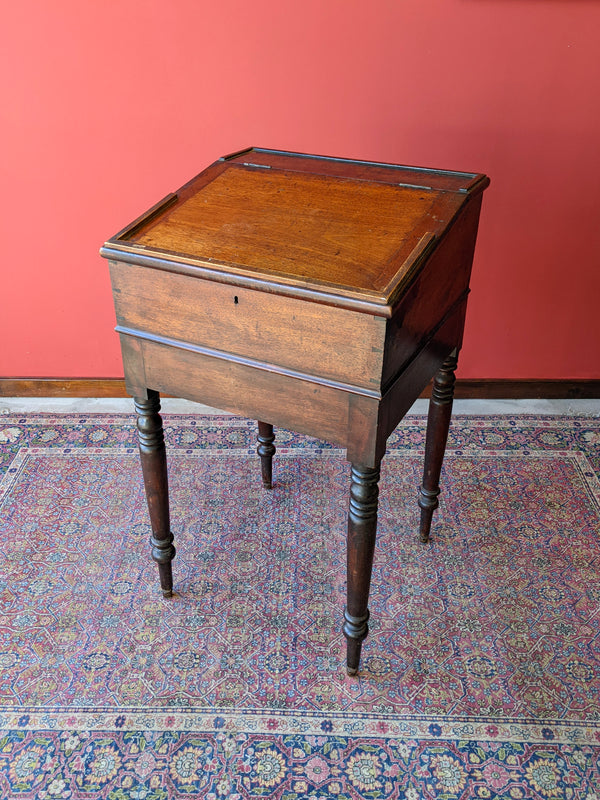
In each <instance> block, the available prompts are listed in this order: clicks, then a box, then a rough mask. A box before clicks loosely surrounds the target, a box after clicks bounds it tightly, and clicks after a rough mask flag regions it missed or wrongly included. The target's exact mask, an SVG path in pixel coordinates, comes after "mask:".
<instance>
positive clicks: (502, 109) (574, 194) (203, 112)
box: [0, 0, 600, 378]
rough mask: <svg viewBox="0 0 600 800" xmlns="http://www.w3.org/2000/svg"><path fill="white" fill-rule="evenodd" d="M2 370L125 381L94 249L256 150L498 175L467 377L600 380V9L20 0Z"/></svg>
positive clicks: (395, 0)
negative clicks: (223, 164) (161, 202)
mask: <svg viewBox="0 0 600 800" xmlns="http://www.w3.org/2000/svg"><path fill="white" fill-rule="evenodd" d="M2 27H3V32H2V36H1V41H2V44H1V45H0V81H2V82H3V84H4V86H3V87H2V90H1V93H0V98H1V100H0V123H1V124H0V147H1V151H0V152H1V154H2V155H1V159H0V166H1V170H2V184H3V186H2V199H1V201H0V202H1V203H2V213H1V215H0V219H1V223H0V224H1V226H2V230H1V231H0V236H1V240H0V242H1V247H2V284H1V285H2V294H3V302H2V313H1V319H0V325H1V330H0V347H1V348H2V350H1V353H0V375H4V376H20V377H35V376H58V377H74V376H81V377H84V376H91V377H100V376H103V377H108V376H118V375H121V374H122V373H121V368H120V354H119V349H118V344H117V337H116V335H115V334H114V333H113V332H112V328H113V326H114V316H113V310H112V304H111V303H112V301H111V296H110V287H109V281H108V274H107V268H106V265H105V263H104V262H103V261H102V259H100V257H99V256H98V255H97V252H98V247H99V246H100V244H101V243H102V242H103V241H104V239H106V238H108V236H110V235H112V234H113V233H115V232H116V231H117V230H118V229H120V228H121V227H122V226H123V225H124V224H125V223H127V222H129V221H130V220H131V219H133V218H134V217H135V216H137V215H138V214H139V213H141V212H142V211H143V210H145V209H146V208H147V207H148V206H150V205H151V204H153V203H154V202H155V201H156V200H158V199H159V198H161V197H162V196H164V195H165V194H166V193H167V192H169V191H171V190H173V189H176V188H177V187H178V186H179V185H180V184H182V183H183V182H185V181H186V180H187V179H188V178H190V177H191V176H192V175H194V174H196V173H197V172H199V171H200V170H201V169H202V168H203V167H204V166H206V165H207V164H209V163H210V162H212V161H214V160H215V159H216V158H218V157H219V156H220V155H222V154H223V153H227V152H230V151H233V150H237V149H240V148H243V147H245V146H248V145H256V146H263V147H275V148H282V149H290V150H299V151H303V152H316V153H321V154H327V155H340V156H346V157H356V158H363V159H375V160H385V161H395V162H399V163H408V164H417V165H421V166H434V167H445V168H450V169H464V170H472V171H481V172H486V173H488V174H489V175H490V176H491V178H492V185H491V187H490V189H489V190H488V192H487V193H486V196H485V198H484V207H483V213H482V222H481V227H480V238H479V244H478V250H477V255H476V263H475V267H474V279H473V284H472V289H473V292H472V295H471V300H470V307H469V314H468V317H467V332H466V339H465V346H464V350H463V356H462V362H461V372H460V375H461V376H462V377H473V378H475V377H476V378H486V377H493V378H503V377H505V378H560V377H564V378H585V377H600V346H599V342H600V326H599V322H598V320H599V318H600V314H599V312H598V304H599V300H600V281H599V275H600V224H599V222H598V219H597V217H598V211H599V203H598V196H599V190H600V58H599V57H598V49H599V47H598V45H599V40H600V3H597V2H595V0H369V2H365V0H362V1H361V2H358V0H303V2H302V3H297V2H290V1H289V0H254V2H249V0H220V2H208V0H168V2H165V0H89V1H88V2H84V3H82V2H81V0H55V1H54V2H48V0H23V2H15V3H10V4H4V7H3V13H2Z"/></svg>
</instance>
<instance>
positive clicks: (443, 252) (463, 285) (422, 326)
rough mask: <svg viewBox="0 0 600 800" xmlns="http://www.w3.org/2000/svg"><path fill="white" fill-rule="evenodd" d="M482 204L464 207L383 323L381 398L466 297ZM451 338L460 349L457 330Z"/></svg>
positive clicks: (473, 202)
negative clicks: (385, 322)
mask: <svg viewBox="0 0 600 800" xmlns="http://www.w3.org/2000/svg"><path fill="white" fill-rule="evenodd" d="M481 199H482V195H481V194H480V195H479V196H476V197H474V198H473V199H472V200H471V201H469V202H467V204H466V205H465V207H464V210H463V211H462V212H461V213H460V214H459V216H458V217H457V219H456V220H455V221H454V223H453V224H452V226H451V227H450V229H449V230H448V231H447V233H446V234H445V236H444V237H443V238H442V240H441V242H440V244H439V245H438V247H437V248H436V249H435V251H434V252H433V253H432V255H431V257H430V258H429V260H428V261H427V263H426V264H425V266H424V267H423V270H422V271H421V273H420V274H419V275H418V276H417V278H416V279H415V281H414V282H413V284H412V285H411V286H410V288H409V289H408V291H407V292H406V294H405V295H404V296H403V297H402V299H401V300H400V302H399V303H398V306H397V308H395V310H394V314H393V316H392V318H391V319H390V320H389V321H388V323H387V333H386V343H385V356H384V364H383V377H382V391H383V392H384V393H385V391H386V390H387V389H388V388H389V386H391V385H392V383H393V382H394V381H395V380H396V378H397V377H398V375H400V374H401V373H402V371H403V370H404V369H405V368H406V367H407V366H408V364H409V363H410V360H411V358H413V357H414V354H415V353H417V352H419V351H420V350H421V349H422V348H423V346H424V345H425V344H426V342H427V341H428V340H429V339H430V338H431V337H432V336H433V334H434V333H435V331H436V329H437V328H438V327H439V326H440V325H441V324H443V321H444V320H445V318H446V317H447V316H449V315H450V314H451V313H453V311H452V309H453V307H454V306H455V305H456V304H457V303H458V302H459V301H460V299H461V297H463V296H465V295H466V293H467V292H468V290H469V281H470V277H471V266H472V263H473V253H474V250H475V240H476V237H477V226H478V223H479V212H480V209H481ZM456 335H457V341H456V342H454V343H453V346H456V347H458V348H459V349H460V346H461V344H462V329H461V330H460V331H459V332H457V334H456Z"/></svg>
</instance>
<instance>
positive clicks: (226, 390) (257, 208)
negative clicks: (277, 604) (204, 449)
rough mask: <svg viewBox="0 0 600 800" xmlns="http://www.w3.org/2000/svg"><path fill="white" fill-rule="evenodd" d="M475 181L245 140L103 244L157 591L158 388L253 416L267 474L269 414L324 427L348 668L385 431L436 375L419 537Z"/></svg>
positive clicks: (360, 634) (450, 364)
mask: <svg viewBox="0 0 600 800" xmlns="http://www.w3.org/2000/svg"><path fill="white" fill-rule="evenodd" d="M488 182H489V181H488V179H487V178H486V177H485V176H483V175H477V174H474V173H462V172H446V171H443V170H429V169H420V168H416V167H402V166H396V165H390V164H374V163H369V162H358V161H347V160H343V159H335V158H334V159H331V158H323V157H319V156H306V155H302V154H293V153H282V152H277V151H268V150H260V149H250V150H247V151H243V152H242V153H238V154H233V155H231V156H226V157H224V158H222V159H220V160H219V161H217V162H215V164H213V165H212V166H210V167H208V168H207V169H206V170H204V171H203V172H202V173H201V174H200V175H199V176H197V177H196V178H194V179H193V180H191V181H190V182H189V183H188V184H186V185H185V186H183V187H182V188H181V189H180V190H179V191H178V192H176V193H174V194H171V195H168V196H167V197H166V198H165V199H164V200H163V201H161V202H160V203H158V204H156V206H154V207H153V208H152V209H150V210H149V211H148V212H147V213H146V214H144V215H142V216H141V217H140V218H138V219H137V220H135V221H134V222H133V223H131V224H130V225H129V226H127V227H126V228H125V229H124V230H123V231H121V232H120V233H119V234H117V235H116V236H115V237H113V238H112V239H111V240H109V241H108V242H107V243H106V244H105V246H104V247H103V248H102V251H101V252H102V254H103V255H104V256H105V257H106V258H107V259H108V260H109V262H110V269H111V279H112V285H113V296H114V301H115V309H116V314H117V331H118V332H119V335H120V338H121V347H122V352H123V363H124V367H125V380H126V385H127V390H128V392H129V393H130V394H132V395H133V396H134V397H135V398H136V408H137V411H138V420H139V422H138V426H139V427H140V451H141V455H142V463H143V465H144V470H143V474H144V481H145V484H146V491H147V495H148V501H149V506H150V514H151V518H152V520H153V523H152V524H153V531H154V533H153V542H152V544H153V556H154V558H155V560H157V561H158V563H159V568H160V570H161V573H160V574H161V585H162V588H163V592H164V593H166V594H168V593H169V591H170V590H171V587H172V583H170V578H168V577H167V572H168V571H169V570H170V561H171V559H172V555H173V553H174V551H173V545H172V538H171V534H170V530H169V527H168V489H167V485H166V478H165V475H166V473H165V472H164V470H165V466H164V464H165V463H166V461H165V455H164V452H163V450H164V445H163V443H162V438H161V437H162V427H161V426H160V423H159V421H158V420H159V419H160V417H159V415H158V409H157V405H156V404H157V403H158V393H159V392H162V393H168V394H171V395H175V396H181V397H186V398H189V399H192V400H198V401H200V402H203V403H206V404H208V405H211V406H214V407H217V408H222V409H224V410H227V411H232V412H236V413H240V414H243V415H245V416H248V417H254V418H255V419H257V420H260V422H259V423H258V454H259V456H260V458H261V471H262V480H263V485H264V486H265V487H266V488H270V487H271V486H272V485H273V482H272V480H273V479H272V460H273V454H274V452H275V446H274V429H273V426H281V427H286V428H290V429H292V430H297V431H299V432H302V433H307V434H309V435H313V436H318V437H320V438H323V439H326V440H328V441H331V442H333V443H335V444H337V445H339V446H341V447H345V448H346V450H347V456H348V460H349V461H350V462H351V480H350V507H349V514H348V593H347V606H346V611H345V614H344V624H343V632H344V635H345V636H346V639H347V642H348V648H347V669H348V672H349V673H350V674H355V673H356V671H357V670H358V668H359V662H360V653H361V646H362V642H363V640H364V638H365V637H366V635H367V632H368V618H369V609H368V596H369V587H370V581H371V567H372V561H373V553H374V547H375V539H376V530H377V496H378V480H379V469H380V463H381V460H382V458H383V455H384V453H385V444H386V440H387V437H388V436H389V434H390V433H391V432H392V431H393V430H394V428H395V427H396V425H397V424H398V422H399V421H400V419H401V418H402V416H403V415H404V414H405V413H406V411H407V410H408V408H410V406H411V405H412V403H413V402H414V400H415V399H416V398H417V397H418V396H419V395H420V393H421V392H422V391H423V389H424V388H425V387H426V386H427V384H428V383H429V381H430V380H431V378H432V377H433V376H434V375H437V378H436V383H435V385H434V395H433V401H432V411H431V415H430V425H429V433H428V444H427V458H426V467H425V470H426V472H425V477H424V482H423V488H422V491H421V495H420V497H421V500H420V503H421V507H422V511H423V514H424V516H423V519H422V524H421V531H420V535H421V539H422V540H426V539H427V538H428V536H429V529H430V525H431V516H432V513H433V510H434V507H435V504H436V503H437V494H438V493H439V485H438V483H439V474H440V469H441V463H442V459H443V453H444V448H445V442H446V437H447V433H448V423H449V420H450V408H451V404H450V402H448V401H447V395H448V392H449V391H450V390H449V389H448V381H449V378H448V376H449V375H450V373H452V375H453V369H454V367H455V364H456V361H455V359H456V356H457V354H458V351H459V350H460V347H461V344H462V335H463V328H464V320H465V313H466V302H467V295H468V292H469V278H470V272H471V264H472V259H473V251H474V247H475V239H476V234H477V224H478V220H479V213H480V207H481V199H482V193H483V190H484V189H485V188H486V186H487V184H488ZM452 383H453V381H452ZM450 395H451V391H450ZM163 473H164V474H163ZM169 574H170V573H169Z"/></svg>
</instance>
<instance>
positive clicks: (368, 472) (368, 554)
mask: <svg viewBox="0 0 600 800" xmlns="http://www.w3.org/2000/svg"><path fill="white" fill-rule="evenodd" d="M378 497H379V467H377V468H369V467H366V468H363V467H358V466H354V465H352V480H351V484H350V508H349V511H348V587H347V603H346V609H345V611H344V626H343V632H344V636H345V637H346V669H347V672H348V675H356V673H357V672H358V668H359V665H360V653H361V648H362V643H363V640H364V639H365V638H366V636H367V634H368V633H369V626H368V624H367V623H368V620H369V608H368V603H369V589H370V586H371V571H372V569H373V553H374V550H375V537H376V534H377V505H378Z"/></svg>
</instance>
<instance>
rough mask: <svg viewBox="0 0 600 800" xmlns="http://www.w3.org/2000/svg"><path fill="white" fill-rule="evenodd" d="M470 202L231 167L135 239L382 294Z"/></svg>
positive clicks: (197, 255)
mask: <svg viewBox="0 0 600 800" xmlns="http://www.w3.org/2000/svg"><path fill="white" fill-rule="evenodd" d="M463 202H464V196H458V195H456V194H454V193H452V192H448V193H444V192H440V191H432V190H429V191H428V190H426V189H421V188H413V187H406V186H394V185H390V184H384V183H375V182H373V183H372V182H368V181H364V180H349V179H341V178H331V177H326V176H322V175H314V174H307V173H300V172H292V171H283V170H266V169H252V168H247V167H245V166H242V165H237V164H232V165H230V166H229V168H228V169H226V170H225V171H223V172H221V174H219V175H218V176H217V177H216V178H215V179H214V180H212V181H211V182H209V183H208V184H206V185H204V186H202V187H201V188H200V189H199V191H197V192H195V193H192V194H191V195H190V196H188V197H187V198H186V199H182V200H180V202H175V203H174V204H173V205H172V206H171V207H170V208H169V209H168V210H166V211H165V213H163V214H161V215H160V216H159V217H158V218H156V219H155V220H152V221H151V222H150V223H149V224H148V225H147V226H142V228H141V229H140V230H138V231H136V232H135V234H134V235H133V236H131V238H130V239H129V241H130V242H132V243H133V242H135V243H137V244H138V245H143V246H144V248H146V249H150V250H152V249H156V250H159V251H168V252H171V253H178V254H180V255H181V256H183V257H185V256H188V257H190V258H192V259H204V258H206V259H207V260H209V261H210V262H212V263H215V262H217V263H218V262H222V263H226V264H231V265H238V266H240V267H242V268H245V269H248V270H251V271H253V272H256V273H259V274H262V275H269V274H271V275H285V276H287V277H288V278H291V279H297V280H299V281H300V282H303V283H304V282H306V283H308V284H317V285H318V284H330V285H337V286H340V287H346V288H348V289H350V290H358V291H364V292H365V293H366V294H375V295H381V294H382V293H384V294H385V293H387V292H389V291H390V286H391V284H393V283H394V282H395V281H396V282H397V281H399V280H401V279H402V276H403V266H404V265H406V269H409V268H410V265H411V262H412V261H414V257H413V258H411V254H412V255H413V256H414V251H415V248H418V246H419V245H420V243H421V244H422V243H423V240H424V238H425V239H426V242H425V243H427V242H429V241H430V240H431V239H432V238H433V236H434V235H435V231H436V229H438V230H444V228H445V227H446V226H447V223H448V221H449V220H450V219H451V218H452V216H453V215H454V213H455V212H456V210H457V209H458V208H459V207H460V205H461V204H462V203H463Z"/></svg>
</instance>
